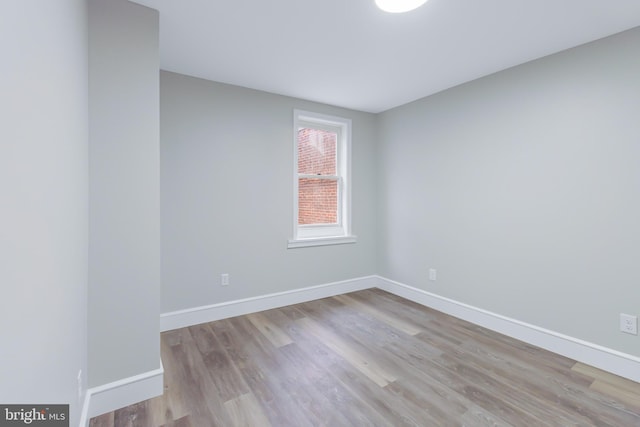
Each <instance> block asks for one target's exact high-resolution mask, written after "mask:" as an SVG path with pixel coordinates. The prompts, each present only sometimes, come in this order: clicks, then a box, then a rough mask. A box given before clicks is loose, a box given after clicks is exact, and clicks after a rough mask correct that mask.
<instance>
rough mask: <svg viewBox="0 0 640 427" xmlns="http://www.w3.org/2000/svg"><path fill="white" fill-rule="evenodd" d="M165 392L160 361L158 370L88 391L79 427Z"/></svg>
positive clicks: (85, 426) (162, 367)
mask: <svg viewBox="0 0 640 427" xmlns="http://www.w3.org/2000/svg"><path fill="white" fill-rule="evenodd" d="M163 392H164V366H162V360H160V367H159V368H158V369H154V370H152V371H148V372H144V373H142V374H138V375H134V376H132V377H129V378H123V379H121V380H117V381H114V382H111V383H108V384H103V385H101V386H97V387H92V388H90V389H88V390H87V392H86V394H85V398H84V404H83V407H82V415H81V417H80V424H79V425H80V427H87V426H88V425H89V421H90V420H91V418H93V417H96V416H98V415H102V414H104V413H107V412H111V411H115V410H116V409H120V408H124V407H125V406H129V405H132V404H134V403H137V402H142V401H143V400H147V399H151V398H154V397H157V396H161V395H162V393H163Z"/></svg>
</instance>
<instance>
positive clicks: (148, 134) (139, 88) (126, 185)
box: [89, 0, 160, 387]
mask: <svg viewBox="0 0 640 427" xmlns="http://www.w3.org/2000/svg"><path fill="white" fill-rule="evenodd" d="M89 52H90V53H89V96H90V98H89V100H90V101H89V119H90V121H89V140H90V148H89V178H90V193H89V194H90V199H89V202H90V203H89V385H90V386H92V387H93V386H97V385H101V384H105V383H109V382H112V381H115V380H120V379H122V378H127V377H130V376H133V375H137V374H141V373H144V372H147V371H150V370H154V369H157V368H158V367H159V360H160V343H159V315H160V200H159V196H160V172H159V166H160V163H159V162H160V155H159V150H160V147H159V134H158V133H159V82H158V80H159V76H158V69H159V61H158V13H157V11H155V10H152V9H148V8H145V7H142V6H139V5H136V4H132V3H129V2H127V1H125V0H115V1H103V0H90V2H89Z"/></svg>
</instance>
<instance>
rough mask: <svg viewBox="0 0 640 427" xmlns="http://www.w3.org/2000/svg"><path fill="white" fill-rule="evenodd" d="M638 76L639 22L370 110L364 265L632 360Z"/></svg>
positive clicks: (638, 252)
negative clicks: (625, 317)
mask: <svg viewBox="0 0 640 427" xmlns="http://www.w3.org/2000/svg"><path fill="white" fill-rule="evenodd" d="M638 76H640V28H639V29H634V30H631V31H628V32H625V33H621V34H619V35H616V36H612V37H610V38H607V39H603V40H600V41H597V42H594V43H591V44H588V45H584V46H582V47H578V48H575V49H571V50H568V51H565V52H562V53H559V54H556V55H554V56H550V57H546V58H543V59H540V60H537V61H535V62H532V63H528V64H525V65H522V66H519V67H516V68H512V69H509V70H506V71H503V72H500V73H497V74H494V75H491V76H489V77H486V78H483V79H480V80H476V81H474V82H471V83H468V84H465V85H462V86H459V87H456V88H453V89H450V90H447V91H445V92H442V93H439V94H436V95H434V96H431V97H428V98H424V99H422V100H419V101H416V102H414V103H411V104H408V105H405V106H401V107H398V108H396V109H393V110H390V111H388V112H385V113H383V114H381V115H380V116H379V119H380V122H379V128H380V150H379V153H378V155H379V160H380V175H379V181H378V183H379V186H380V199H379V201H380V203H379V211H380V224H381V231H380V241H379V246H378V248H379V254H378V255H379V258H378V259H379V271H378V272H379V273H380V274H382V275H383V276H386V277H388V278H391V279H395V280H398V281H400V282H403V283H406V284H409V285H413V286H416V287H419V288H422V289H425V290H428V291H431V292H434V293H436V294H438V295H442V296H445V297H449V298H453V299H455V300H458V301H462V302H464V303H467V304H471V305H473V306H477V307H480V308H483V309H486V310H490V311H493V312H496V313H499V314H502V315H505V316H509V317H512V318H516V319H519V320H521V321H525V322H529V323H532V324H534V325H538V326H541V327H544V328H548V329H551V330H554V331H558V332H561V333H564V334H568V335H570V336H573V337H577V338H581V339H584V340H587V341H590V342H593V343H597V344H600V345H603V346H606V347H610V348H613V349H617V350H620V351H623V352H626V353H629V354H633V355H636V356H639V355H640V346H639V345H638V344H639V341H638V337H637V336H631V335H624V334H622V333H620V332H618V314H619V313H620V312H626V313H630V314H636V315H637V314H640V305H639V304H638V302H639V301H640V268H638V260H640V244H639V243H638V242H640V223H639V218H640V167H638V159H640V119H639V117H640V116H639V112H640V79H639V78H638ZM429 267H431V268H437V270H438V280H437V281H436V282H429V281H428V280H427V277H428V268H429Z"/></svg>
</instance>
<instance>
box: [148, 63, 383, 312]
mask: <svg viewBox="0 0 640 427" xmlns="http://www.w3.org/2000/svg"><path fill="white" fill-rule="evenodd" d="M160 88H161V89H160V98H161V101H160V105H161V107H160V111H161V113H160V116H161V132H160V134H161V191H162V197H161V199H162V208H161V209H162V259H163V262H162V311H163V312H170V311H175V310H180V309H187V308H192V307H199V306H203V305H208V304H214V303H219V302H225V301H232V300H237V299H242V298H248V297H254V296H260V295H265V294H269V293H273V292H282V291H287V290H292V289H298V288H303V287H308V286H313V285H318V284H324V283H330V282H334V281H339V280H345V279H350V278H356V277H361V276H367V275H370V274H373V273H375V271H376V268H375V242H376V237H375V235H376V209H375V208H376V198H375V184H374V183H375V174H376V170H375V160H376V158H375V138H376V135H375V124H374V120H375V116H374V115H372V114H368V113H361V112H355V111H350V110H344V109H340V108H335V107H329V106H326V105H322V104H316V103H311V102H307V101H302V100H298V99H294V98H288V97H284V96H277V95H273V94H269V93H265V92H259V91H255V90H249V89H245V88H240V87H237V86H230V85H225V84H221V83H214V82H210V81H206V80H201V79H196V78H193V77H187V76H184V75H179V74H174V73H170V72H165V71H163V72H161V77H160ZM294 108H299V109H303V110H309V111H315V112H319V113H323V114H330V115H336V116H340V117H345V118H349V119H351V120H352V121H353V123H352V133H353V139H352V191H353V201H352V211H353V218H352V223H353V232H354V234H355V235H357V237H358V241H357V243H355V244H345V245H335V246H323V247H307V248H296V249H287V241H288V239H291V238H292V237H293V236H292V228H293V224H292V221H293V182H292V179H293V110H294ZM222 273H228V274H229V275H230V285H229V286H225V287H223V286H220V274H222Z"/></svg>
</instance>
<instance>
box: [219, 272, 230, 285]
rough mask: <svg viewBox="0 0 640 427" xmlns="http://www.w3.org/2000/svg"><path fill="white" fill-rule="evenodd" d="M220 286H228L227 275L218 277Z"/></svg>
mask: <svg viewBox="0 0 640 427" xmlns="http://www.w3.org/2000/svg"><path fill="white" fill-rule="evenodd" d="M220 285H222V286H229V274H227V273H224V274H221V275H220Z"/></svg>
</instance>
